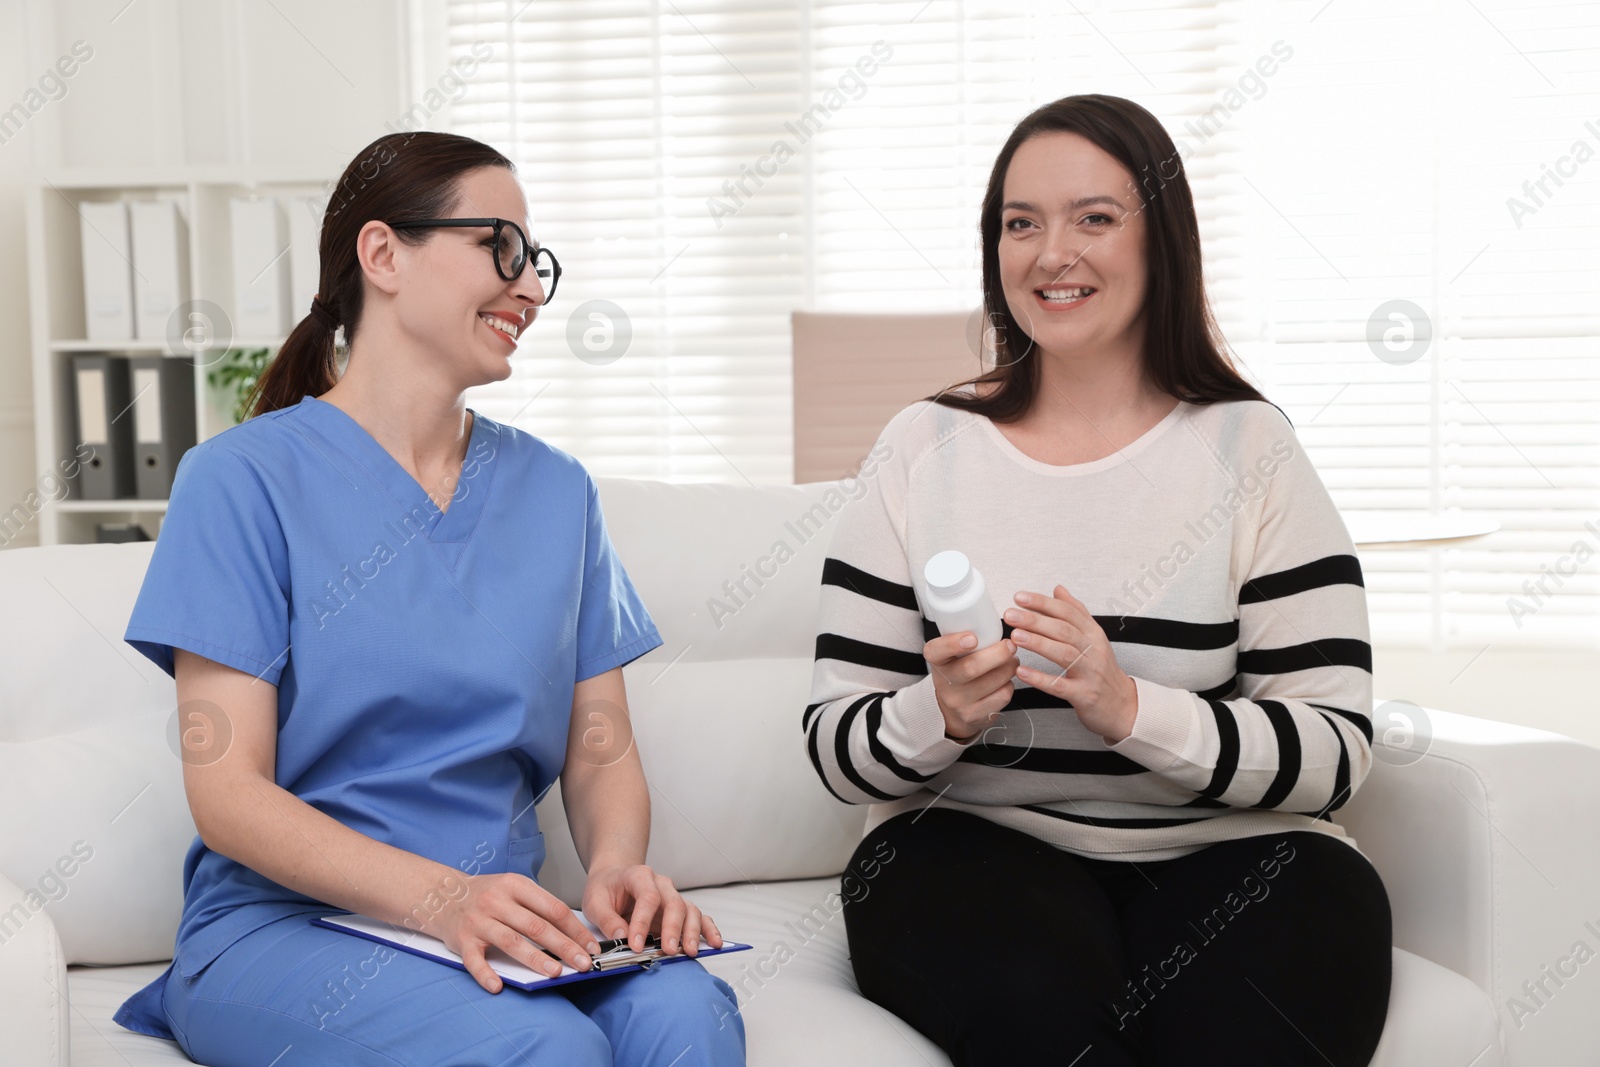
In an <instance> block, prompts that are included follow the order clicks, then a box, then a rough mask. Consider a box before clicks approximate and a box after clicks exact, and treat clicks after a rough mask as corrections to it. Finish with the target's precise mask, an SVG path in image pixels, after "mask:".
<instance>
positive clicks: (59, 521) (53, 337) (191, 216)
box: [27, 168, 328, 545]
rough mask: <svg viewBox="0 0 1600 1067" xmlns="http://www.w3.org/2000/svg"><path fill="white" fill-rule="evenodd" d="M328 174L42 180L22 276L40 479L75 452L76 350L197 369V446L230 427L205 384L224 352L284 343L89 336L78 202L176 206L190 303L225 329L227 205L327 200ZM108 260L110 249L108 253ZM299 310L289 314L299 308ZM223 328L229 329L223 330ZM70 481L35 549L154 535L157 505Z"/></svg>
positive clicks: (47, 509) (228, 415)
mask: <svg viewBox="0 0 1600 1067" xmlns="http://www.w3.org/2000/svg"><path fill="white" fill-rule="evenodd" d="M327 181H328V179H326V178H319V177H315V176H307V175H295V174H263V173H261V172H260V169H259V168H256V169H254V170H253V171H252V172H249V173H246V172H244V171H242V170H241V169H239V168H190V169H186V170H185V171H183V172H181V173H178V172H173V173H141V174H135V175H129V174H109V173H102V172H98V171H96V172H76V173H61V174H55V175H49V174H47V175H45V176H44V180H42V181H41V182H39V183H38V184H36V185H35V186H34V187H33V188H32V189H31V190H30V192H29V197H28V204H27V226H28V230H27V232H28V277H29V300H30V310H31V319H32V338H31V345H32V357H33V394H34V428H35V448H36V452H35V455H36V457H37V469H38V471H39V472H41V473H44V472H50V473H54V474H57V475H59V474H60V472H61V470H62V467H61V465H60V464H61V463H62V462H63V461H65V460H68V459H69V458H71V457H72V456H73V451H74V448H75V447H76V445H77V442H76V441H74V440H73V439H72V438H73V432H74V424H75V419H74V411H73V406H72V405H73V384H72V383H73V378H72V356H73V355H74V354H77V353H83V352H105V353H111V354H114V355H157V354H158V355H163V356H168V357H173V358H182V359H184V360H185V361H186V362H190V363H192V364H193V366H194V374H195V408H196V410H195V428H196V440H197V441H204V440H206V439H207V438H209V437H213V436H215V435H216V434H218V433H221V432H222V431H223V430H225V429H227V428H228V427H230V426H232V425H233V415H232V409H233V400H232V398H231V397H229V396H224V395H220V394H218V392H217V391H216V390H214V389H212V388H211V386H210V383H209V382H208V381H207V375H208V373H209V372H210V370H211V367H212V365H214V364H215V363H216V361H217V360H219V359H220V358H221V356H222V355H223V353H224V352H225V351H226V350H227V349H228V348H268V349H271V350H273V352H274V354H275V353H276V350H277V348H278V347H279V346H280V345H281V344H282V343H283V338H281V337H254V338H253V337H226V336H222V335H221V332H220V331H219V334H218V336H216V337H215V338H213V344H212V345H210V346H209V347H208V348H207V349H206V350H205V352H204V353H203V355H202V357H201V358H195V356H194V355H192V354H191V353H190V352H189V351H188V350H187V349H181V348H180V349H179V350H177V351H173V350H172V349H171V348H170V347H169V344H168V342H167V341H166V340H163V339H154V340H152V339H147V338H139V339H137V340H134V339H130V340H127V341H116V342H105V341H88V340H85V335H86V332H87V331H86V328H85V324H84V305H83V264H82V262H81V257H82V252H81V249H82V240H81V227H82V225H83V223H82V218H81V215H80V214H79V211H78V205H79V204H81V203H84V202H86V201H117V200H122V201H135V200H150V199H170V200H173V201H176V202H177V204H178V205H179V210H180V212H181V213H182V215H183V218H184V221H185V223H186V224H187V228H188V242H189V249H188V251H189V292H188V293H187V294H186V298H187V299H188V300H190V301H201V300H204V301H209V302H210V303H212V304H215V305H216V306H217V307H220V308H221V309H222V311H223V314H224V316H226V318H227V321H228V322H229V323H231V321H232V319H233V317H234V295H233V293H234V285H233V256H232V243H231V235H230V225H229V217H228V202H229V201H230V200H231V199H232V198H234V197H241V196H252V195H255V196H271V197H286V196H317V197H321V196H325V195H326V189H325V186H326V184H327ZM106 254H107V255H115V254H116V253H115V252H114V251H113V250H112V249H111V248H110V247H109V246H107V248H106ZM304 310H306V309H291V311H292V312H295V313H303V311H304ZM227 330H228V332H229V333H231V326H229V327H227ZM77 494H78V489H77V486H76V485H75V484H74V485H73V486H72V489H71V491H70V492H69V494H68V495H67V496H66V497H64V498H63V499H60V500H56V501H51V502H47V503H45V505H44V508H43V510H42V511H41V512H40V514H39V520H38V521H39V543H40V544H42V545H54V544H68V543H81V542H92V541H94V540H95V527H96V525H97V524H99V523H102V522H137V523H139V524H140V525H141V526H143V527H144V529H145V530H146V531H147V532H148V533H149V534H150V536H152V537H154V536H155V535H156V534H157V532H158V530H159V528H160V523H161V518H162V516H163V515H164V513H165V512H166V509H167V502H166V501H165V500H83V499H80V498H78V496H77Z"/></svg>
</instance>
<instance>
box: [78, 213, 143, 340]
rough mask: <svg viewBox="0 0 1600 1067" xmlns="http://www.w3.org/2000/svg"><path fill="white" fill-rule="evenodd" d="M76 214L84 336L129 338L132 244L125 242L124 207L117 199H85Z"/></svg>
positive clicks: (131, 306) (126, 223)
mask: <svg viewBox="0 0 1600 1067" xmlns="http://www.w3.org/2000/svg"><path fill="white" fill-rule="evenodd" d="M78 214H79V227H78V233H79V238H80V240H79V242H78V246H79V247H78V251H79V254H80V255H81V256H82V257H83V325H84V337H86V338H87V339H88V340H90V341H127V340H131V339H132V338H133V246H132V245H130V244H129V243H128V206H127V205H126V204H124V203H122V202H121V201H112V202H110V203H102V202H98V201H94V200H86V201H84V202H83V203H81V204H79V205H78Z"/></svg>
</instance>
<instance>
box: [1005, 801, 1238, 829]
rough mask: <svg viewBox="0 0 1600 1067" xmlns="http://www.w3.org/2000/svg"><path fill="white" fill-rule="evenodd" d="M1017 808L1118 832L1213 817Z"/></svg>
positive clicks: (1157, 827) (1207, 819)
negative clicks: (1109, 814)
mask: <svg viewBox="0 0 1600 1067" xmlns="http://www.w3.org/2000/svg"><path fill="white" fill-rule="evenodd" d="M1017 807H1019V808H1021V809H1023V810H1024V811H1031V812H1034V813H1035V814H1037V815H1048V816H1050V817H1051V818H1052V819H1060V820H1062V821H1063V822H1075V823H1078V824H1080V825H1083V826H1103V827H1106V828H1107V829H1118V830H1145V829H1148V830H1155V829H1159V828H1161V827H1164V826H1192V825H1194V824H1195V823H1197V822H1210V821H1211V820H1212V819H1215V818H1216V817H1217V816H1215V815H1201V816H1197V817H1195V818H1192V819H1130V818H1106V817H1104V816H1099V815H1073V814H1071V813H1069V812H1065V811H1055V810H1053V809H1051V808H1041V807H1039V805H1037V804H1018V805H1017Z"/></svg>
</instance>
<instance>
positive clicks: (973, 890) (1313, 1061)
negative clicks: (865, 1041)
mask: <svg viewBox="0 0 1600 1067" xmlns="http://www.w3.org/2000/svg"><path fill="white" fill-rule="evenodd" d="M840 890H841V895H843V897H844V898H845V904H844V922H845V933H846V935H847V936H848V938H849V942H850V961H851V966H852V967H853V968H854V970H855V976H856V984H857V985H858V986H859V987H860V990H861V993H862V995H863V996H865V997H866V998H867V999H869V1000H872V1001H874V1002H875V1003H877V1004H880V1005H882V1006H883V1007H884V1008H886V1009H888V1010H889V1011H891V1012H893V1013H894V1014H896V1015H898V1016H899V1017H900V1018H901V1019H904V1020H905V1021H906V1022H907V1023H909V1024H910V1025H911V1026H913V1027H915V1028H916V1029H917V1030H919V1031H921V1032H922V1033H923V1034H925V1035H926V1036H927V1037H928V1038H929V1039H930V1040H932V1041H934V1042H935V1043H937V1044H938V1045H939V1046H940V1047H941V1048H943V1049H944V1050H945V1052H946V1053H947V1054H948V1055H949V1056H950V1059H951V1060H952V1061H953V1063H954V1064H955V1065H956V1067H965V1065H969V1064H1006V1065H1008V1067H1009V1065H1015V1064H1034V1063H1051V1064H1062V1065H1067V1064H1071V1065H1072V1067H1100V1065H1112V1064H1116V1065H1119V1067H1121V1065H1133V1064H1138V1065H1141V1067H1167V1065H1174V1067H1176V1065H1178V1064H1184V1065H1207V1064H1250V1065H1252V1067H1258V1065H1272V1067H1291V1065H1301V1064H1304V1065H1307V1067H1311V1065H1315V1067H1328V1065H1330V1064H1331V1065H1333V1067H1366V1064H1368V1063H1369V1062H1370V1061H1371V1059H1372V1054H1373V1051H1374V1050H1375V1049H1376V1048H1377V1046H1378V1038H1379V1036H1380V1035H1381V1034H1382V1033H1383V1024H1384V1019H1385V1017H1386V1016H1387V1014H1388V1008H1389V978H1390V974H1389V971H1390V961H1391V956H1390V951H1391V949H1390V945H1391V943H1392V941H1391V923H1390V914H1389V897H1388V894H1387V893H1386V892H1385V891H1384V888H1383V883H1382V882H1381V881H1380V880H1379V878H1378V873H1377V871H1375V870H1374V869H1373V867H1372V865H1371V863H1369V862H1368V861H1367V859H1366V857H1364V856H1362V855H1361V854H1360V853H1359V852H1357V851H1356V850H1355V849H1353V848H1351V847H1350V846H1349V845H1348V844H1346V843H1344V842H1343V841H1338V840H1335V839H1334V838H1331V837H1329V836H1327V835H1325V834H1318V833H1312V832H1310V831H1293V832H1287V833H1281V834H1268V835H1264V836H1260V837H1250V838H1244V839H1240V840H1235V841H1224V842H1220V843H1218V844H1214V845H1208V846H1206V847H1205V848H1203V849H1201V850H1200V851H1198V852H1193V853H1191V854H1189V855H1187V856H1181V857H1179V858H1178V859H1173V860H1162V861H1159V862H1139V863H1132V862H1127V861H1119V860H1103V859H1087V858H1084V857H1080V856H1078V855H1076V854H1075V853H1071V852H1066V851H1063V850H1061V849H1058V848H1056V847H1054V846H1053V845H1050V844H1047V843H1045V842H1043V841H1040V840H1038V839H1037V838H1035V837H1033V836H1031V835H1029V834H1025V833H1023V832H1021V831H1019V830H1012V829H1010V828H1008V827H1004V826H1000V825H999V824H997V823H993V822H990V821H989V820H988V819H985V818H982V817H980V816H977V815H973V814H971V813H970V812H965V811H957V810H953V809H949V808H939V807H933V808H930V809H925V810H923V811H920V812H904V813H902V814H900V815H897V816H895V817H894V818H892V819H889V820H887V821H886V822H884V823H883V824H882V825H880V826H878V827H876V828H875V829H874V830H873V831H872V832H871V833H869V834H867V836H866V837H865V838H864V839H863V840H862V842H861V844H860V845H859V846H858V847H857V849H856V852H855V855H854V856H853V857H852V858H851V862H850V866H849V867H848V868H846V870H845V873H844V874H843V876H842V877H841V880H840ZM1030 946H1031V947H1030Z"/></svg>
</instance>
